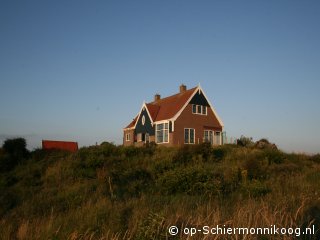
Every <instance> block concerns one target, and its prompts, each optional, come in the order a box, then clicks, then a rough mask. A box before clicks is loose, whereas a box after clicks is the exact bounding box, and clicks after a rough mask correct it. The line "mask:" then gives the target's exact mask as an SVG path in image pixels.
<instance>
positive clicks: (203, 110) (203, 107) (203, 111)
mask: <svg viewBox="0 0 320 240" xmlns="http://www.w3.org/2000/svg"><path fill="white" fill-rule="evenodd" d="M202 114H203V115H207V106H202Z"/></svg>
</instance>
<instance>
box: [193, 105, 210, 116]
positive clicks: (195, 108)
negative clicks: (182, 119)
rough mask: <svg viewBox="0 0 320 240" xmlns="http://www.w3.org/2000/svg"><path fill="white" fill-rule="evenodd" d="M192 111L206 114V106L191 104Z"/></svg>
mask: <svg viewBox="0 0 320 240" xmlns="http://www.w3.org/2000/svg"><path fill="white" fill-rule="evenodd" d="M192 113H193V114H200V115H207V106H203V105H196V104H192Z"/></svg>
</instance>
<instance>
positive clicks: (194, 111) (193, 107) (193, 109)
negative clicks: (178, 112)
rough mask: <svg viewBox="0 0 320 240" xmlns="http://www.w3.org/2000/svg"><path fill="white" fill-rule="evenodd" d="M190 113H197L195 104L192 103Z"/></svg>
mask: <svg viewBox="0 0 320 240" xmlns="http://www.w3.org/2000/svg"><path fill="white" fill-rule="evenodd" d="M192 113H194V114H196V113H197V105H195V104H193V105H192Z"/></svg>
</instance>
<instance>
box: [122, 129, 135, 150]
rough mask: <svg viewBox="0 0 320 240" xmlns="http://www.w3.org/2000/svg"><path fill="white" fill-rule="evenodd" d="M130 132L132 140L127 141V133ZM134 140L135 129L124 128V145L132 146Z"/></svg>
mask: <svg viewBox="0 0 320 240" xmlns="http://www.w3.org/2000/svg"><path fill="white" fill-rule="evenodd" d="M127 133H130V141H126V134H127ZM133 142H134V129H130V130H124V131H123V145H124V146H130V145H132V144H133Z"/></svg>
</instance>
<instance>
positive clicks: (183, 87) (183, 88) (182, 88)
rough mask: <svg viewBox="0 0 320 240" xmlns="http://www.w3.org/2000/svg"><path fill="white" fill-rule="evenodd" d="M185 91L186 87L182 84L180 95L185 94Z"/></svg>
mask: <svg viewBox="0 0 320 240" xmlns="http://www.w3.org/2000/svg"><path fill="white" fill-rule="evenodd" d="M185 91H187V87H186V85H183V84H181V85H180V93H183V92H185Z"/></svg>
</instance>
